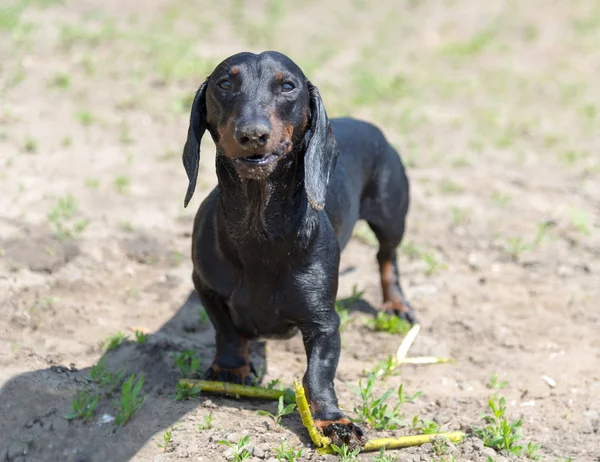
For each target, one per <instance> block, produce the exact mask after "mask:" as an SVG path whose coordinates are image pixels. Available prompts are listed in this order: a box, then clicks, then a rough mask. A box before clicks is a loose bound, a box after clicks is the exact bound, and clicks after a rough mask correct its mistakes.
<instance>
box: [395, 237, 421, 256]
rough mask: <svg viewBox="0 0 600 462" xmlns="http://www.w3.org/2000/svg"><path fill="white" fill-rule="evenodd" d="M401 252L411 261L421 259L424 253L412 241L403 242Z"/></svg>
mask: <svg viewBox="0 0 600 462" xmlns="http://www.w3.org/2000/svg"><path fill="white" fill-rule="evenodd" d="M400 251H401V252H402V253H403V254H405V255H406V256H407V257H408V258H410V259H411V260H416V259H417V258H421V255H423V251H422V250H421V248H419V246H417V245H416V244H415V243H414V242H412V241H406V242H403V243H402V245H401V246H400Z"/></svg>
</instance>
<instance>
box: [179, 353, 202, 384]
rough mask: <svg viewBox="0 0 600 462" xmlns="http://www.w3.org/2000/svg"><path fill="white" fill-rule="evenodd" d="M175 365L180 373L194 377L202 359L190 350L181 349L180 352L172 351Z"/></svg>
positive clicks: (198, 370)
mask: <svg viewBox="0 0 600 462" xmlns="http://www.w3.org/2000/svg"><path fill="white" fill-rule="evenodd" d="M173 359H174V360H175V366H177V369H179V372H181V375H183V376H184V377H187V378H191V377H195V376H197V375H198V373H199V372H200V365H201V364H202V361H201V359H200V358H199V357H197V356H196V352H195V351H192V350H187V349H186V350H183V351H182V352H181V353H177V352H175V353H173Z"/></svg>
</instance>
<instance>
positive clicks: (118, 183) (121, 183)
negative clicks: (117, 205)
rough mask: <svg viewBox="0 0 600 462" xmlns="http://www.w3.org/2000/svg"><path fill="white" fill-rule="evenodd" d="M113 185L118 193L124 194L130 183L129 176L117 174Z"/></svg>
mask: <svg viewBox="0 0 600 462" xmlns="http://www.w3.org/2000/svg"><path fill="white" fill-rule="evenodd" d="M114 185H115V188H116V190H117V192H118V193H119V194H125V193H126V192H127V191H129V187H130V186H131V183H130V181H129V178H127V177H126V176H124V175H119V176H118V177H116V178H115V181H114Z"/></svg>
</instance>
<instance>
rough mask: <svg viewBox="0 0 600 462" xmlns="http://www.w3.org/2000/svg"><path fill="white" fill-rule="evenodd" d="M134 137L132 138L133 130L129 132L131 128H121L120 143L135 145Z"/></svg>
mask: <svg viewBox="0 0 600 462" xmlns="http://www.w3.org/2000/svg"><path fill="white" fill-rule="evenodd" d="M133 141H134V140H133V137H132V136H131V130H129V127H126V126H124V127H122V128H121V133H120V134H119V142H120V143H121V144H132V143H133Z"/></svg>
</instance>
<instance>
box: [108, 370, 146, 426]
mask: <svg viewBox="0 0 600 462" xmlns="http://www.w3.org/2000/svg"><path fill="white" fill-rule="evenodd" d="M134 382H135V374H131V376H130V377H129V379H127V380H126V381H125V382H124V383H123V386H122V388H121V397H120V399H119V401H118V403H117V415H116V417H115V422H116V424H117V425H120V426H123V425H125V424H126V423H127V422H129V420H130V419H131V417H133V414H135V412H136V411H137V410H138V409H139V408H140V406H141V405H142V404H144V401H145V399H146V397H145V396H142V395H141V392H142V387H143V386H144V376H143V375H142V376H140V378H139V379H138V381H137V382H135V383H134Z"/></svg>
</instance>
